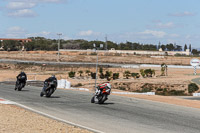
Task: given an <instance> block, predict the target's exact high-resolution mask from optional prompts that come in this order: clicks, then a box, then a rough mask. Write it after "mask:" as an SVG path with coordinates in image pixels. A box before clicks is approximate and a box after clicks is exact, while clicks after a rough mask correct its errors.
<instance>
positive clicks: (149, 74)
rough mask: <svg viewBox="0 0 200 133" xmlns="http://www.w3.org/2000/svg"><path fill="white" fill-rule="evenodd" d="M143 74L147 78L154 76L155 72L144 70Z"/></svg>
mask: <svg viewBox="0 0 200 133" xmlns="http://www.w3.org/2000/svg"><path fill="white" fill-rule="evenodd" d="M144 73H145V75H146V76H147V77H152V75H155V70H153V69H145V70H144Z"/></svg>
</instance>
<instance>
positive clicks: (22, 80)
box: [15, 75, 26, 91]
mask: <svg viewBox="0 0 200 133" xmlns="http://www.w3.org/2000/svg"><path fill="white" fill-rule="evenodd" d="M25 85H26V76H24V75H23V76H19V77H18V78H17V81H16V84H15V90H18V91H21V90H22V88H24V86H25Z"/></svg>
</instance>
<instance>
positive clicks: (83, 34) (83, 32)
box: [78, 30, 93, 36]
mask: <svg viewBox="0 0 200 133" xmlns="http://www.w3.org/2000/svg"><path fill="white" fill-rule="evenodd" d="M92 33H93V31H91V30H88V31H80V32H79V33H78V35H79V36H91V35H92Z"/></svg>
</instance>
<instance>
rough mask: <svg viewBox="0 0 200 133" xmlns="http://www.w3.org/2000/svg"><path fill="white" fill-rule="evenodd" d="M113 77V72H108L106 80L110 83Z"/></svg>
mask: <svg viewBox="0 0 200 133" xmlns="http://www.w3.org/2000/svg"><path fill="white" fill-rule="evenodd" d="M111 76H112V72H111V71H106V74H105V77H106V79H107V80H108V81H110V79H111Z"/></svg>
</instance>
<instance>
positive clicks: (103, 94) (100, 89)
mask: <svg viewBox="0 0 200 133" xmlns="http://www.w3.org/2000/svg"><path fill="white" fill-rule="evenodd" d="M110 92H111V84H110V83H104V84H99V85H98V86H97V88H96V91H95V94H94V96H93V97H92V99H91V103H97V104H103V103H104V102H105V101H106V100H107V99H108V95H110Z"/></svg>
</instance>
